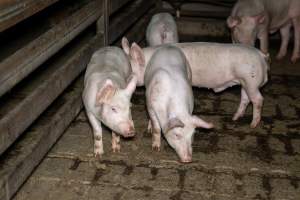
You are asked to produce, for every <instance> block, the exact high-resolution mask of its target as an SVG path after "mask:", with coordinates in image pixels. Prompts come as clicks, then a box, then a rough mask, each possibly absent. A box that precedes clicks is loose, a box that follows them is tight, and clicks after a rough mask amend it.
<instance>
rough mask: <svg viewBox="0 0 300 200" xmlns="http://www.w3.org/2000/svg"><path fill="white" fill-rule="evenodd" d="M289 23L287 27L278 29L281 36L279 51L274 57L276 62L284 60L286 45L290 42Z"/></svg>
mask: <svg viewBox="0 0 300 200" xmlns="http://www.w3.org/2000/svg"><path fill="white" fill-rule="evenodd" d="M291 26H292V24H291V23H288V24H287V25H285V26H283V27H282V28H281V29H280V35H281V46H280V50H279V52H278V54H277V56H276V59H277V60H280V59H282V58H284V56H285V55H286V53H287V48H288V44H289V40H290V35H291V34H290V30H291Z"/></svg>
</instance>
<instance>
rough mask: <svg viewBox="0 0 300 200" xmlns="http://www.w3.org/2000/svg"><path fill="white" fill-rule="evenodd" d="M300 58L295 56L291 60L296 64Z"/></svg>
mask: <svg viewBox="0 0 300 200" xmlns="http://www.w3.org/2000/svg"><path fill="white" fill-rule="evenodd" d="M299 58H300V57H299V56H293V57H292V59H291V62H292V63H293V64H295V63H296V62H297V61H298V59H299Z"/></svg>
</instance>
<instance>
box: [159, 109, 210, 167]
mask: <svg viewBox="0 0 300 200" xmlns="http://www.w3.org/2000/svg"><path fill="white" fill-rule="evenodd" d="M195 128H206V129H210V128H213V124H212V123H208V122H205V121H204V120H202V119H200V118H199V117H197V116H194V115H193V116H190V117H188V118H185V119H184V120H181V119H179V118H178V117H172V118H169V120H168V122H167V125H166V127H165V128H164V129H163V133H164V136H165V138H166V140H167V141H168V143H169V144H170V146H171V147H172V148H173V149H174V150H175V151H176V153H177V155H178V157H179V159H180V161H181V162H183V163H188V162H192V152H193V150H192V143H193V138H194V133H195Z"/></svg>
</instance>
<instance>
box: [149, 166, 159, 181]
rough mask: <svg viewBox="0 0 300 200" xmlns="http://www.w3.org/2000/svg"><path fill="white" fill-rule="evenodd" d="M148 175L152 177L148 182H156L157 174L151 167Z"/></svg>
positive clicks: (155, 169)
mask: <svg viewBox="0 0 300 200" xmlns="http://www.w3.org/2000/svg"><path fill="white" fill-rule="evenodd" d="M150 173H151V176H152V178H151V179H150V180H153V181H154V180H156V176H157V174H158V169H157V168H154V167H153V168H151V170H150Z"/></svg>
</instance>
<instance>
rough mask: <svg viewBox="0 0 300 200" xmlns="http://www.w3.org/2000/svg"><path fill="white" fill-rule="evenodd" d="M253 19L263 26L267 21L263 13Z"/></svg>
mask: <svg viewBox="0 0 300 200" xmlns="http://www.w3.org/2000/svg"><path fill="white" fill-rule="evenodd" d="M253 18H254V19H255V21H256V23H258V24H262V23H263V22H264V21H265V19H266V15H265V13H261V14H259V15H256V16H254V17H253Z"/></svg>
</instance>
